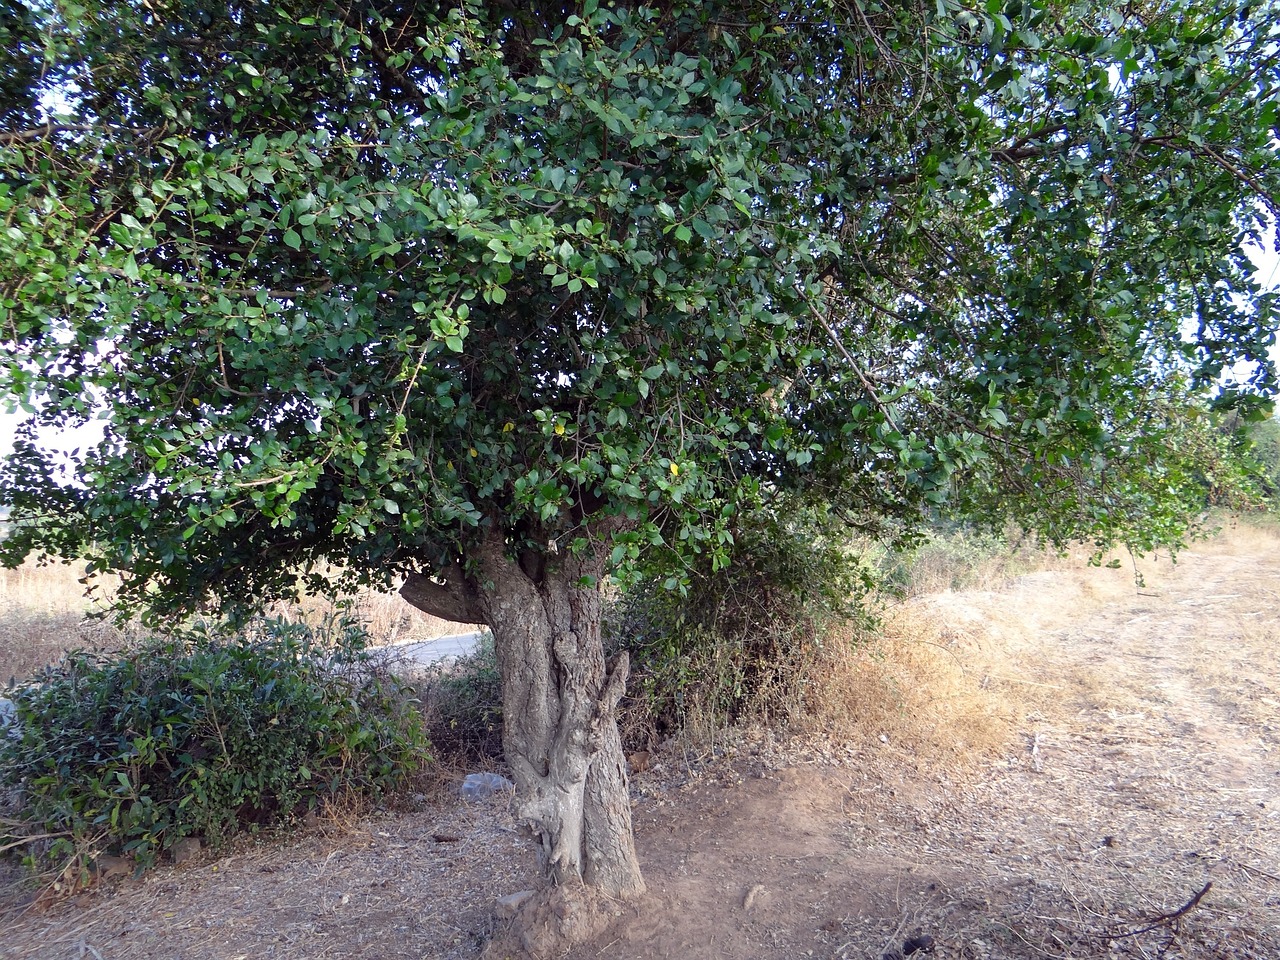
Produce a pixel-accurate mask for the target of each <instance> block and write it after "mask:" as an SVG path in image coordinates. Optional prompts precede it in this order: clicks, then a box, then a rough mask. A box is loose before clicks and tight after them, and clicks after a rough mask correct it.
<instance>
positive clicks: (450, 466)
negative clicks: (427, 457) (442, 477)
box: [445, 460, 453, 470]
mask: <svg viewBox="0 0 1280 960" xmlns="http://www.w3.org/2000/svg"><path fill="white" fill-rule="evenodd" d="M445 466H446V467H448V468H449V469H450V470H452V469H453V461H452V460H450V461H449V462H448V463H446V464H445Z"/></svg>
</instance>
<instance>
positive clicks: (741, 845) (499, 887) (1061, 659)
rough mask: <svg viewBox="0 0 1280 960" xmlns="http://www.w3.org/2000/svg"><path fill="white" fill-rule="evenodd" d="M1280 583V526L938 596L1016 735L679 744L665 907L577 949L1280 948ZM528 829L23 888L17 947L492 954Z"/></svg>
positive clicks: (314, 954) (644, 797)
mask: <svg viewBox="0 0 1280 960" xmlns="http://www.w3.org/2000/svg"><path fill="white" fill-rule="evenodd" d="M1278 590H1280V538H1273V537H1263V536H1258V535H1250V536H1237V537H1236V538H1235V540H1234V541H1230V542H1223V543H1219V544H1211V545H1208V546H1207V547H1205V548H1202V549H1200V550H1197V551H1194V552H1190V553H1187V554H1184V555H1183V557H1182V559H1181V561H1180V563H1179V564H1178V566H1177V567H1176V568H1174V569H1173V570H1169V569H1168V564H1167V562H1166V563H1165V564H1164V565H1163V566H1160V565H1157V566H1156V567H1154V568H1152V571H1151V573H1150V574H1149V585H1148V587H1146V588H1145V589H1144V590H1143V591H1141V592H1136V591H1135V590H1134V588H1133V581H1132V578H1131V576H1129V575H1127V574H1126V573H1125V572H1123V571H1079V570H1074V571H1053V572H1049V573H1039V574H1034V575H1031V576H1027V577H1023V578H1021V579H1019V580H1018V581H1015V582H1014V583H1013V584H1010V585H1009V586H1008V587H1006V588H1005V589H1002V590H999V591H994V592H988V593H955V594H944V595H940V596H938V597H934V598H930V600H929V601H928V602H927V603H925V604H922V606H925V607H927V608H928V614H929V616H931V617H934V618H941V621H942V623H943V624H944V625H945V629H944V630H942V632H941V634H940V635H941V636H943V637H944V638H946V639H945V644H944V645H945V646H946V648H947V653H946V656H948V657H954V658H955V660H956V662H957V663H961V664H964V665H965V668H966V670H969V671H970V672H971V674H973V675H974V676H975V677H976V678H977V679H978V680H980V681H981V684H982V685H983V686H985V687H986V688H987V689H988V691H989V693H990V695H991V696H992V697H995V698H1001V699H1003V700H1006V701H1010V702H1013V703H1014V705H1015V706H1014V711H1013V720H1014V722H1015V724H1016V732H1015V735H1014V737H1013V739H1012V742H1011V746H1010V748H1009V749H1008V750H1006V751H1005V752H1003V753H1002V754H1001V755H1000V756H998V757H995V758H993V759H990V760H987V761H983V762H982V763H980V764H974V763H972V762H970V763H968V764H958V763H953V762H950V761H948V760H947V759H946V755H945V753H938V754H934V755H932V757H931V758H929V757H925V758H922V756H921V755H920V754H919V753H918V752H917V751H914V750H908V749H906V748H905V747H902V746H899V744H898V743H897V742H895V739H894V737H892V736H890V735H889V734H888V733H886V734H885V735H883V736H873V737H865V738H862V739H860V740H858V741H856V742H854V741H844V742H841V741H833V740H831V739H823V738H820V737H813V738H810V739H808V740H805V741H795V740H792V741H786V742H783V741H777V740H774V739H772V738H770V737H768V736H767V735H761V736H759V737H756V738H755V739H752V738H750V737H743V738H741V739H740V740H738V741H736V742H735V743H733V744H731V745H730V747H729V749H728V750H727V751H725V754H724V755H722V756H720V757H719V758H713V759H710V760H709V761H708V762H706V763H700V762H697V761H693V760H691V759H690V758H687V757H676V756H672V755H666V756H664V757H662V758H661V762H660V763H659V764H658V767H657V769H655V770H651V771H648V772H646V773H645V774H641V775H639V776H638V777H637V778H636V783H635V786H636V824H637V831H638V836H639V841H640V846H641V856H642V859H643V862H644V864H645V870H646V876H647V878H648V880H649V883H650V888H651V889H650V893H649V894H648V895H647V896H646V897H645V898H644V899H643V900H642V901H640V902H639V903H637V904H633V905H628V906H625V907H620V908H619V910H618V914H617V917H616V922H615V923H614V924H613V926H612V927H611V928H610V930H609V931H608V932H607V933H606V934H605V935H604V936H603V937H601V938H600V939H599V940H597V941H596V942H594V943H592V944H590V945H588V946H587V947H584V948H582V949H580V950H578V951H576V952H575V953H574V954H573V955H572V957H573V960H588V958H594V957H602V956H603V957H614V958H619V960H628V958H634V960H648V958H667V957H672V958H691V960H698V958H708V960H709V958H713V957H714V958H726V957H728V958H737V957H742V958H776V960H782V958H787V960H791V958H796V957H808V956H812V957H820V958H846V960H854V958H858V960H862V958H867V960H871V958H874V960H882V958H884V957H886V956H888V957H895V956H896V954H895V952H894V951H900V950H901V948H902V947H903V945H904V941H906V940H910V939H911V938H914V937H919V936H924V937H929V938H932V946H933V948H934V954H933V955H934V956H936V957H964V958H986V957H990V958H1003V957H1008V958H1024V957H1025V958H1056V957H1135V958H1137V957H1141V958H1155V957H1164V958H1188V960H1190V958H1219V957H1221V958H1258V960H1261V958H1276V957H1280V597H1278V596H1277V591H1278ZM513 826H514V825H513V824H512V823H511V821H510V818H509V815H508V813H507V812H506V811H505V810H503V809H501V808H500V807H480V808H465V807H458V806H457V805H449V804H446V805H444V806H432V805H426V804H424V805H423V807H422V809H419V810H417V811H413V812H409V813H402V814H395V813H388V814H384V815H382V816H378V817H374V818H371V819H368V820H364V821H360V822H353V823H351V824H349V825H346V826H345V827H343V828H341V829H338V828H331V829H330V830H329V831H328V832H325V833H317V834H314V835H312V836H311V837H308V838H304V839H303V840H301V841H299V842H297V843H294V844H291V845H289V846H285V847H281V846H261V847H259V846H254V845H245V846H244V847H242V848H241V849H239V850H237V851H235V852H234V853H232V854H231V855H229V856H227V857H223V858H220V859H218V860H206V861H204V862H202V863H199V864H197V865H194V866H184V867H181V868H176V869H164V870H161V871H157V872H156V873H155V874H153V875H151V876H149V877H147V878H144V879H142V880H126V881H122V882H115V881H112V882H108V883H104V884H103V885H102V886H101V887H99V888H98V889H95V890H93V891H90V892H89V893H87V894H84V895H82V896H81V897H79V898H77V899H76V900H74V901H71V902H66V903H62V904H59V905H56V906H54V907H51V908H49V909H47V910H41V909H34V908H32V907H31V906H30V905H28V906H27V907H25V908H19V907H17V906H15V905H14V900H13V899H12V897H10V899H9V904H10V907H9V909H8V910H7V912H6V913H5V914H3V915H0V928H2V929H4V934H3V935H0V957H4V958H6V960H7V958H15V960H17V958H24V960H25V958H42V960H43V958H49V960H53V958H62V957H67V958H71V957H91V956H96V957H100V958H102V960H115V958H130V960H134V958H136V960H158V958H161V957H165V958H172V957H182V958H208V960H240V958H259V957H279V958H296V960H316V958H322V957H325V958H327V957H334V958H337V957H343V958H346V957H369V958H374V957H379V958H381V957H385V958H392V960H394V958H409V957H414V958H432V957H442V958H443V957H448V958H471V957H475V956H477V955H478V953H479V950H480V945H481V943H482V942H483V940H484V938H485V937H486V935H487V934H488V933H489V932H490V931H491V930H492V929H493V924H494V922H495V921H494V920H493V919H492V916H493V915H492V911H491V906H492V903H493V901H494V899H496V898H497V897H499V896H502V895H504V894H506V893H510V892H514V891H516V890H519V889H521V888H522V887H523V886H527V885H528V883H529V872H530V866H531V865H530V863H529V861H528V853H527V851H526V849H525V847H524V846H523V845H522V844H521V842H520V841H519V840H518V838H517V837H516V836H515V833H514V830H513V829H512V828H513ZM1208 884H1212V885H1211V887H1210V889H1209V890H1208V891H1207V892H1206V893H1204V895H1203V897H1202V898H1201V899H1200V900H1199V901H1198V902H1197V903H1196V904H1195V906H1194V907H1192V908H1190V909H1189V910H1188V911H1187V912H1186V914H1185V915H1183V916H1180V917H1178V918H1176V919H1164V920H1160V919H1159V918H1160V917H1161V916H1162V915H1170V914H1173V913H1175V912H1176V911H1178V909H1179V908H1180V907H1182V906H1183V905H1185V904H1187V903H1188V902H1189V901H1191V900H1192V899H1193V897H1194V896H1195V895H1196V894H1197V893H1199V892H1200V891H1202V890H1203V889H1204V888H1205V887H1206V885H1208ZM0 908H3V903H0ZM1145 927H1151V929H1149V930H1144V929H1143V928H1145Z"/></svg>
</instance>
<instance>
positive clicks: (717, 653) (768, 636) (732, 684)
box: [606, 498, 872, 743]
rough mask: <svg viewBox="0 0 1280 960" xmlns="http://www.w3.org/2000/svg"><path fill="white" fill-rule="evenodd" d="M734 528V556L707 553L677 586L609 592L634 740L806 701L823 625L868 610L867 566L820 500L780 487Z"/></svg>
mask: <svg viewBox="0 0 1280 960" xmlns="http://www.w3.org/2000/svg"><path fill="white" fill-rule="evenodd" d="M734 539H735V545H734V550H733V561H732V563H731V564H730V565H729V566H727V567H724V568H722V569H719V570H716V569H714V567H713V565H712V563H711V561H710V560H707V561H706V562H704V564H703V565H702V566H701V567H700V568H697V569H694V570H692V571H689V574H688V577H687V589H686V590H685V591H684V592H679V591H675V590H672V589H670V588H669V583H668V581H667V580H666V579H665V578H663V577H661V576H657V577H652V578H643V579H640V580H639V581H638V582H636V583H634V584H632V585H630V586H629V587H627V588H626V589H625V590H624V591H623V593H622V595H621V596H620V597H619V598H618V599H617V600H616V602H615V603H614V604H613V607H612V610H611V611H610V613H609V615H608V616H607V618H606V628H607V631H608V635H609V640H610V643H611V645H612V646H613V647H614V648H618V649H626V650H627V651H629V653H630V654H631V660H632V678H633V679H632V681H631V684H630V686H631V691H632V697H631V699H630V701H629V702H628V703H626V704H625V706H624V717H623V727H624V737H626V738H627V739H629V740H630V741H631V742H633V743H634V742H637V741H640V740H643V739H645V738H646V737H652V736H653V735H660V734H665V733H668V732H672V731H675V730H681V729H684V730H688V731H690V732H692V733H693V734H695V735H699V734H707V733H711V732H714V730H716V729H717V728H719V727H722V726H724V725H726V724H729V723H732V722H734V721H736V720H739V719H742V718H743V717H745V716H747V715H774V716H778V715H781V716H786V715H787V714H789V713H790V712H792V711H793V710H795V709H796V708H798V707H801V706H803V704H804V699H805V686H806V682H807V681H806V674H805V669H806V666H807V665H809V664H810V663H811V662H812V655H813V653H814V652H816V650H817V649H818V648H820V647H821V645H822V644H823V643H824V642H826V639H827V637H828V633H829V628H830V627H831V626H832V625H833V624H834V623H836V622H842V621H845V620H847V619H849V618H850V617H854V618H856V619H860V620H865V619H867V614H866V612H865V611H864V609H863V608H862V604H861V602H860V601H861V600H862V599H863V598H864V597H865V596H866V595H867V593H868V592H869V590H870V588H871V585H872V579H871V575H870V571H869V570H868V569H867V568H866V567H864V566H863V564H862V563H861V561H860V559H859V558H858V557H857V556H856V555H855V554H854V553H853V552H851V551H850V550H849V549H848V546H847V542H848V537H847V530H846V529H845V528H844V526H843V525H842V524H841V523H840V522H839V521H838V520H836V519H835V518H834V517H832V516H831V515H830V514H829V513H828V512H826V511H825V510H823V509H822V508H820V507H806V506H803V505H797V504H796V503H795V502H794V501H792V500H790V499H789V498H788V499H785V500H784V501H783V502H781V503H779V504H776V505H775V506H774V507H773V508H771V509H761V510H759V511H757V512H755V513H754V514H753V515H751V516H750V517H748V518H746V519H745V521H744V523H743V524H742V527H741V528H740V529H739V530H738V531H736V532H735V537H734Z"/></svg>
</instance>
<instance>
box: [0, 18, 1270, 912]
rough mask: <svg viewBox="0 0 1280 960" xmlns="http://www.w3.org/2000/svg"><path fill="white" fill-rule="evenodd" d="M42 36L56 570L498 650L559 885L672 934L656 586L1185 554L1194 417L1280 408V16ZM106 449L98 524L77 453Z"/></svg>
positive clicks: (431, 22)
mask: <svg viewBox="0 0 1280 960" xmlns="http://www.w3.org/2000/svg"><path fill="white" fill-rule="evenodd" d="M0 36H4V37H6V38H9V39H6V41H5V43H6V50H7V53H8V54H9V56H8V59H7V60H6V61H5V62H4V65H3V67H2V68H0V69H3V73H2V74H0V95H3V96H4V97H5V98H6V99H5V100H4V102H0V217H2V218H3V226H2V227H0V331H2V332H0V337H2V338H3V351H4V361H3V367H2V368H0V389H2V390H3V391H4V392H6V393H7V394H9V395H10V396H12V397H14V398H16V399H17V401H18V402H20V403H22V404H24V406H25V409H26V410H27V411H28V413H29V414H30V421H29V422H30V424H31V427H30V429H29V430H28V431H27V433H26V434H25V436H24V438H23V439H21V440H20V442H19V443H18V445H17V449H16V451H15V453H14V454H13V456H12V457H11V458H10V460H9V462H8V465H7V467H6V472H5V475H4V481H3V498H2V499H3V501H4V502H5V503H6V504H8V505H10V506H11V507H12V510H13V514H14V517H15V518H16V519H17V520H18V521H19V522H18V524H17V527H16V530H15V532H14V533H13V535H12V536H11V537H10V538H9V540H8V541H7V542H6V543H5V546H4V549H5V551H6V556H7V559H8V560H9V561H10V562H13V561H16V560H17V559H18V558H20V557H21V556H24V555H27V554H29V553H31V552H37V553H45V554H54V555H64V556H71V555H75V556H83V555H86V554H87V555H88V557H89V558H90V560H91V564H92V566H93V567H94V568H97V569H112V570H117V571H120V572H121V573H122V574H123V575H124V576H125V578H126V579H125V584H124V596H125V598H126V599H127V600H130V601H134V602H136V603H138V604H143V605H146V606H148V607H149V608H151V609H152V610H159V611H164V610H174V609H181V608H190V607H191V606H192V605H195V604H200V603H205V602H208V601H209V600H210V598H214V599H220V600H222V601H223V602H224V603H227V604H232V605H242V604H245V603H258V602H265V601H267V600H269V599H272V598H275V597H278V596H281V595H287V594H289V593H291V592H292V591H295V590H297V589H299V588H307V589H321V588H323V586H324V584H325V583H326V582H327V581H330V580H333V579H337V580H338V581H339V583H338V584H337V586H338V587H345V586H350V585H352V584H353V583H357V582H370V581H391V580H393V579H398V580H401V581H402V582H403V584H404V587H403V591H402V592H403V594H404V596H405V597H406V599H408V601H409V602H410V603H412V604H414V605H416V606H418V607H420V608H422V609H423V610H426V611H429V612H431V613H434V614H438V615H440V616H443V617H446V618H448V619H452V620H461V621H476V622H483V623H486V624H488V625H489V626H490V627H491V628H492V630H493V633H494V637H495V641H496V646H497V652H498V659H499V665H500V668H501V672H502V678H503V701H504V717H505V730H504V744H505V749H506V754H507V758H508V760H509V761H510V764H511V768H512V770H513V771H514V775H515V780H516V784H517V787H518V791H519V798H520V800H519V813H520V816H521V817H522V818H523V819H524V820H525V821H526V822H527V823H528V824H529V825H530V826H531V828H532V830H533V832H534V834H535V836H536V837H537V840H538V844H539V850H540V854H541V862H542V864H543V866H544V867H545V869H546V872H547V874H548V876H549V877H550V878H551V879H553V880H555V881H561V882H563V881H567V880H571V879H576V878H578V877H581V878H582V879H583V880H585V882H586V883H587V884H588V885H590V886H593V887H596V888H599V889H600V890H602V891H604V892H606V893H608V894H610V895H628V894H634V893H636V892H638V891H640V890H641V889H642V888H643V883H642V879H641V875H640V871H639V867H638V865H637V862H636V857H635V853H634V848H633V844H632V839H631V827H630V812H629V805H628V799H627V787H626V774H625V769H624V762H623V757H622V753H621V749H620V745H619V739H618V734H617V730H616V727H615V724H614V721H613V713H614V708H615V705H616V704H617V702H618V698H619V697H620V696H621V694H622V692H623V687H624V684H625V682H626V677H627V662H626V660H625V658H621V659H619V660H618V661H616V662H613V663H607V662H606V658H605V654H604V651H603V649H602V645H601V636H600V603H601V600H600V598H601V593H600V590H601V585H602V583H604V582H605V580H606V579H607V578H608V577H609V575H610V572H611V571H613V570H614V569H616V568H617V567H618V565H619V564H622V563H626V562H629V561H631V560H634V559H635V558H637V557H644V558H646V562H649V563H652V564H656V565H661V566H665V567H666V568H667V569H669V570H670V571H671V576H672V581H671V584H672V587H673V588H675V587H677V586H678V584H679V581H680V570H681V569H682V564H685V563H686V562H687V561H688V559H689V557H690V556H691V555H693V554H696V553H707V552H710V553H712V554H714V555H715V556H717V557H720V556H725V555H727V554H728V553H729V551H730V547H731V540H732V537H731V532H730V531H731V529H732V526H733V523H734V519H735V517H736V516H737V515H738V514H739V513H740V512H741V511H742V510H743V509H744V506H745V505H749V504H751V503H754V502H756V501H757V500H758V499H759V498H760V497H762V496H767V495H770V494H773V493H777V492H791V493H793V492H814V493H816V494H817V495H819V496H821V497H823V498H825V499H826V500H828V501H830V502H831V503H834V504H836V505H837V506H838V507H839V509H840V510H842V511H843V512H844V513H845V515H846V516H847V517H849V518H850V519H852V520H853V521H855V522H858V523H862V524H865V525H866V526H868V527H870V528H873V529H875V528H880V527H884V528H886V529H888V528H892V529H896V530H900V529H903V526H904V525H909V524H910V523H912V522H913V518H918V517H920V516H922V515H924V513H925V512H926V511H927V510H928V509H930V508H932V507H933V506H935V505H943V504H946V503H948V502H951V503H954V504H956V505H958V506H959V507H960V508H963V509H965V510H967V511H971V512H975V513H978V514H982V515H988V516H992V515H996V514H998V513H1000V512H1004V513H1013V514H1015V515H1017V516H1020V517H1022V518H1023V519H1026V520H1029V521H1031V522H1034V523H1035V524H1036V525H1037V526H1038V527H1040V528H1042V529H1044V530H1045V531H1046V532H1048V533H1049V534H1050V535H1052V536H1055V537H1069V536H1075V535H1098V536H1100V537H1101V538H1103V539H1106V538H1108V537H1113V536H1121V537H1128V538H1136V539H1138V540H1139V541H1141V540H1142V538H1143V537H1144V531H1143V523H1144V522H1145V521H1144V520H1143V517H1144V516H1146V515H1147V514H1152V515H1153V516H1157V517H1166V516H1170V517H1171V516H1175V512H1174V511H1175V508H1179V507H1181V506H1183V505H1184V504H1182V503H1181V502H1180V499H1179V498H1180V497H1181V496H1182V495H1183V493H1185V491H1186V489H1187V488H1188V487H1187V482H1186V478H1187V477H1190V476H1191V473H1190V472H1189V466H1188V463H1187V462H1186V455H1185V454H1186V450H1185V448H1184V446H1183V445H1182V444H1180V443H1178V442H1174V440H1173V439H1171V438H1176V437H1177V436H1178V431H1179V430H1182V429H1184V428H1185V421H1186V417H1187V416H1188V413H1187V411H1188V410H1189V409H1190V407H1189V404H1190V403H1191V398H1193V397H1194V396H1195V395H1197V393H1198V392H1199V391H1202V390H1203V389H1204V388H1206V387H1213V388H1214V389H1215V390H1216V391H1217V393H1218V402H1220V403H1223V404H1228V405H1230V404H1234V405H1237V406H1243V407H1245V408H1249V407H1250V405H1251V404H1256V403H1257V402H1259V401H1264V400H1265V399H1266V397H1267V396H1268V395H1269V394H1270V392H1271V391H1272V389H1273V387H1274V385H1275V384H1274V370H1273V369H1272V366H1271V364H1270V361H1269V360H1268V348H1269V347H1270V346H1271V344H1272V340H1273V331H1272V315H1271V312H1270V311H1271V301H1270V299H1269V298H1268V297H1267V296H1264V295H1262V294H1260V293H1259V291H1258V290H1257V289H1256V287H1255V286H1254V285H1253V283H1252V282H1251V280H1250V279H1249V273H1250V271H1249V265H1248V260H1247V259H1246V254H1245V249H1246V247H1247V246H1248V245H1249V244H1250V243H1253V242H1257V241H1258V240H1259V238H1260V237H1261V235H1262V233H1263V232H1264V230H1265V228H1266V223H1267V220H1268V218H1269V217H1270V216H1271V215H1272V214H1273V213H1274V211H1275V197H1276V195H1277V194H1276V186H1277V175H1278V168H1277V163H1276V151H1275V146H1274V143H1275V141H1274V139H1273V138H1274V136H1275V133H1276V131H1275V126H1276V101H1275V99H1274V92H1275V90H1274V85H1275V82H1276V69H1277V47H1278V44H1280V37H1277V28H1276V8H1275V6H1274V5H1273V4H1271V3H1269V2H1249V0H1245V2H1239V3H1218V2H1211V0H1179V2H1165V0H1152V2H1144V3H1132V4H1124V5H1118V6H1115V7H1110V6H1107V5H1106V4H1103V3H1098V2H1093V0H1082V2H1078V3H1075V2H1059V0H987V2H983V3H977V2H974V0H920V2H910V0H909V2H906V3H896V2H894V3H881V2H878V0H797V2H794V3H785V4H778V3H766V2H750V0H747V2H742V0H738V2H730V0H725V2H718V3H717V2H700V3H699V2H689V0H655V2H654V3H652V4H649V5H641V4H632V3H628V2H624V0H620V2H618V3H614V4H605V3H597V2H595V0H583V2H581V3H572V2H564V3H547V2H538V0H534V2H531V3H520V4H517V3H512V2H509V0H507V2H502V0H499V2H490V3H484V2H480V0H470V2H458V3H456V4H451V3H431V2H426V0H424V2H414V0H365V2H360V0H305V2H304V0H274V2H259V0H240V2H234V3H230V4H225V5H223V4H208V3H204V2H202V0H114V2H110V3H108V2H106V0H78V2H76V3H70V2H61V0H50V2H42V3H32V4H30V5H29V6H25V5H24V4H22V3H15V2H13V0H10V2H8V3H6V4H5V5H4V6H3V7H0ZM98 416H102V417H104V418H105V419H104V420H103V428H104V431H105V438H104V439H103V440H102V442H101V443H100V444H97V445H95V446H94V447H92V448H91V449H86V450H83V451H80V452H78V453H77V454H76V455H75V456H74V457H72V458H71V459H70V462H69V464H63V465H62V466H63V467H67V468H69V470H70V471H71V474H72V475H71V476H70V477H64V476H63V475H62V474H60V473H59V469H60V467H59V465H58V464H57V462H56V461H57V454H56V452H55V451H50V450H47V449H45V448H43V447H42V445H41V442H40V439H39V435H38V433H37V432H36V426H37V425H45V426H46V427H48V426H53V427H56V426H60V425H67V424H72V423H76V422H78V421H81V420H83V419H85V418H90V417H98ZM1168 529H1169V528H1167V527H1162V526H1159V525H1158V524H1157V530H1159V531H1160V532H1168ZM299 571H301V572H302V573H303V574H304V576H303V577H302V578H301V579H299V576H298V573H299Z"/></svg>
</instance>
